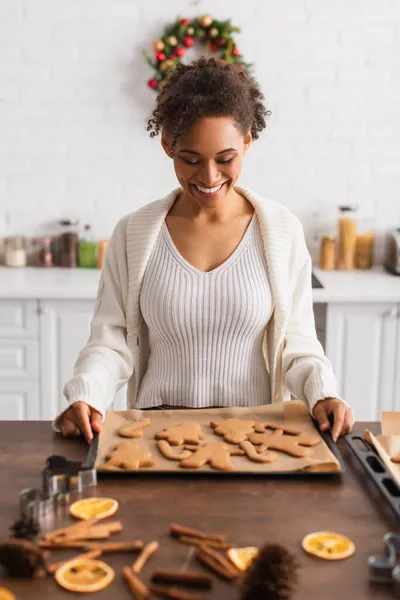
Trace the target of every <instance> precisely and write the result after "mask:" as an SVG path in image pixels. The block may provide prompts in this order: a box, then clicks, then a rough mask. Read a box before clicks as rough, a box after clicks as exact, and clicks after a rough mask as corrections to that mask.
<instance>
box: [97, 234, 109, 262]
mask: <svg viewBox="0 0 400 600" xmlns="http://www.w3.org/2000/svg"><path fill="white" fill-rule="evenodd" d="M107 243H108V240H101V242H99V243H98V244H97V268H98V269H101V268H102V266H103V260H104V256H105V253H106V248H107Z"/></svg>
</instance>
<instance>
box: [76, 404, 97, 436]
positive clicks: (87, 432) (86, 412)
mask: <svg viewBox="0 0 400 600" xmlns="http://www.w3.org/2000/svg"><path fill="white" fill-rule="evenodd" d="M71 409H72V418H73V420H74V421H75V424H76V425H77V426H78V427H79V429H80V431H81V432H82V433H83V435H84V437H85V438H86V440H87V442H88V443H90V442H91V441H92V439H93V431H92V427H91V425H90V407H89V405H88V404H86V402H74V404H73V405H72V407H71Z"/></svg>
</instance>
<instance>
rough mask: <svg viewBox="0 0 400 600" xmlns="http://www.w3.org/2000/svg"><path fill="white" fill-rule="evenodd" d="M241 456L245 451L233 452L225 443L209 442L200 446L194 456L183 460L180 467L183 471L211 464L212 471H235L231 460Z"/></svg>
mask: <svg viewBox="0 0 400 600" xmlns="http://www.w3.org/2000/svg"><path fill="white" fill-rule="evenodd" d="M239 454H241V455H242V454H244V452H243V450H236V449H235V450H233V449H231V448H229V447H228V446H227V445H226V444H224V442H209V443H207V444H204V446H198V447H197V449H196V451H195V452H194V453H193V454H192V456H190V458H185V459H184V460H182V461H181V462H180V463H179V466H180V467H182V468H183V469H200V468H201V467H204V465H206V464H207V463H209V464H210V467H211V468H212V469H217V470H218V471H234V470H235V467H234V466H233V464H232V463H231V461H230V460H229V458H230V456H237V455H239Z"/></svg>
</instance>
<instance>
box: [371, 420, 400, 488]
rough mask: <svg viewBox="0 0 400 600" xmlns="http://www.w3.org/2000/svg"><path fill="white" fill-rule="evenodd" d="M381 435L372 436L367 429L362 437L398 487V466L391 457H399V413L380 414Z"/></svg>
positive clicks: (399, 472) (399, 480) (399, 470)
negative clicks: (379, 458)
mask: <svg viewBox="0 0 400 600" xmlns="http://www.w3.org/2000/svg"><path fill="white" fill-rule="evenodd" d="M381 428H382V434H381V435H377V436H375V435H373V434H372V433H371V432H370V431H369V430H368V429H366V430H365V432H364V437H365V439H366V440H367V442H369V443H370V444H371V445H372V446H374V448H375V450H376V451H377V452H378V454H379V456H380V457H381V459H382V460H383V462H384V463H385V466H386V468H387V469H388V471H389V473H391V474H392V476H393V477H394V479H395V480H396V482H397V483H398V484H399V485H400V464H397V463H394V462H392V461H391V457H392V456H400V413H398V412H389V411H384V412H382V413H381Z"/></svg>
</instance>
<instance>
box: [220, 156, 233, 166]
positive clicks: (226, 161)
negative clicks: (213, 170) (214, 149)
mask: <svg viewBox="0 0 400 600" xmlns="http://www.w3.org/2000/svg"><path fill="white" fill-rule="evenodd" d="M234 158H235V157H234V156H232V158H228V160H219V161H218V162H219V164H220V165H226V164H227V163H230V162H232V161H233V159H234Z"/></svg>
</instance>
